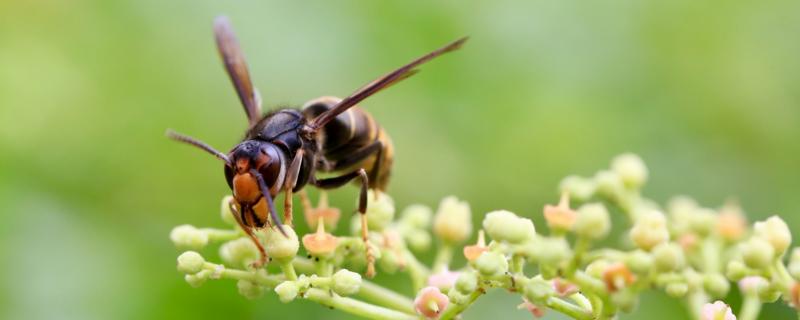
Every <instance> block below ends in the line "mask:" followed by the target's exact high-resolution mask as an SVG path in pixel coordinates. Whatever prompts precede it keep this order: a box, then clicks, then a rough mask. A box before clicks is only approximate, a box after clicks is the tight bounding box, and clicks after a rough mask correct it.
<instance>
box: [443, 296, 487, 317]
mask: <svg viewBox="0 0 800 320" xmlns="http://www.w3.org/2000/svg"><path fill="white" fill-rule="evenodd" d="M482 294H484V291H483V289H482V288H478V290H475V291H473V292H472V293H471V294H470V295H469V298H468V300H467V303H463V304H456V303H451V304H450V305H449V306H447V309H444V312H442V314H441V315H440V316H439V320H450V319H454V318H455V317H456V316H458V315H459V314H461V313H462V312H464V310H466V309H467V308H468V307H469V306H471V305H472V303H473V302H475V300H477V299H478V297H480V296H481V295H482Z"/></svg>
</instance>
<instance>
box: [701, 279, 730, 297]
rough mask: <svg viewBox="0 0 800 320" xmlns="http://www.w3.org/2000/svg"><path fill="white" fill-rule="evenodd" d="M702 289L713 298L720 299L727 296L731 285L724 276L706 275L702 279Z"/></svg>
mask: <svg viewBox="0 0 800 320" xmlns="http://www.w3.org/2000/svg"><path fill="white" fill-rule="evenodd" d="M703 288H705V289H706V292H708V294H710V295H711V296H712V297H715V298H722V297H725V296H726V295H727V294H728V290H730V288H731V284H730V283H729V282H728V279H726V278H725V276H723V275H721V274H719V273H712V274H707V275H705V276H704V277H703Z"/></svg>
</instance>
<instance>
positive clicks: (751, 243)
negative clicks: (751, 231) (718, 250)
mask: <svg viewBox="0 0 800 320" xmlns="http://www.w3.org/2000/svg"><path fill="white" fill-rule="evenodd" d="M740 250H741V252H742V259H743V260H744V263H745V264H746V265H747V266H748V267H750V268H753V269H761V268H766V267H767V266H769V264H770V262H772V258H773V257H774V256H775V248H774V247H773V246H771V245H770V244H769V242H767V241H766V240H764V239H762V238H760V237H752V238H750V240H748V241H747V242H745V243H743V244H741V246H740Z"/></svg>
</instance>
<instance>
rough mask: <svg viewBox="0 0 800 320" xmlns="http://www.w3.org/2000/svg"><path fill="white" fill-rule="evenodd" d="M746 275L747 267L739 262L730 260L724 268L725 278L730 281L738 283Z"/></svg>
mask: <svg viewBox="0 0 800 320" xmlns="http://www.w3.org/2000/svg"><path fill="white" fill-rule="evenodd" d="M747 274H748V270H747V266H745V265H744V263H742V262H741V261H739V260H731V261H730V262H728V265H727V266H726V267H725V276H727V277H728V279H731V280H732V281H739V280H741V279H742V278H744V277H746V276H747Z"/></svg>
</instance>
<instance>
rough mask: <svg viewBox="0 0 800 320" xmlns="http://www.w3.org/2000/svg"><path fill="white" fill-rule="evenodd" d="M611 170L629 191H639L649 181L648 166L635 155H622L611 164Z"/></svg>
mask: <svg viewBox="0 0 800 320" xmlns="http://www.w3.org/2000/svg"><path fill="white" fill-rule="evenodd" d="M611 170H613V171H614V172H616V173H617V175H618V176H619V177H620V179H621V180H622V182H623V183H624V184H625V186H626V187H627V188H629V189H639V188H641V187H642V186H643V185H644V183H645V182H646V181H647V166H645V165H644V161H642V158H639V156H637V155H635V154H633V153H626V154H621V155H619V156H617V157H616V158H614V160H613V161H612V162H611Z"/></svg>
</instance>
